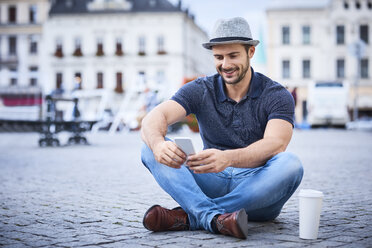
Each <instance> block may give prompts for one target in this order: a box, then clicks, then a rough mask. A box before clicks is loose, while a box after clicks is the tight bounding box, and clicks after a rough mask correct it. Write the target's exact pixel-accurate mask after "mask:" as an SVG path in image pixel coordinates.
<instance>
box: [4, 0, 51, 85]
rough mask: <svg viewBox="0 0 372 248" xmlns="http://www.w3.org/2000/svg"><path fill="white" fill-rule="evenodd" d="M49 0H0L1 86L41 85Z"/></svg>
mask: <svg viewBox="0 0 372 248" xmlns="http://www.w3.org/2000/svg"><path fill="white" fill-rule="evenodd" d="M48 9H49V2H48V0H28V1H25V0H0V87H7V86H38V85H39V86H40V83H41V82H40V80H41V74H42V72H41V70H42V61H41V57H42V56H41V53H42V47H43V46H42V44H41V42H42V39H43V34H42V24H43V22H44V21H45V20H46V19H47V15H48Z"/></svg>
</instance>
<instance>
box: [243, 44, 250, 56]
mask: <svg viewBox="0 0 372 248" xmlns="http://www.w3.org/2000/svg"><path fill="white" fill-rule="evenodd" d="M243 46H244V48H245V51H246V52H247V54H248V51H249V48H250V47H251V46H252V45H248V44H244V45H243Z"/></svg>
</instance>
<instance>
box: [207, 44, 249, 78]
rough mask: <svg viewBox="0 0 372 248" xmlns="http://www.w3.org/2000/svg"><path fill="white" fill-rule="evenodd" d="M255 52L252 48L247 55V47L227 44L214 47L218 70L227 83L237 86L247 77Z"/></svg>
mask: <svg viewBox="0 0 372 248" xmlns="http://www.w3.org/2000/svg"><path fill="white" fill-rule="evenodd" d="M254 50H255V48H254V46H251V47H250V48H249V50H248V54H247V51H246V49H245V47H244V46H243V45H241V44H225V45H216V46H213V47H212V51H213V56H214V63H215V66H216V70H217V72H218V73H219V74H220V75H221V76H222V78H223V79H224V81H225V83H227V84H237V83H239V82H240V81H241V80H242V79H243V78H244V77H245V76H246V74H247V72H248V70H249V68H250V59H251V58H252V57H253V54H254Z"/></svg>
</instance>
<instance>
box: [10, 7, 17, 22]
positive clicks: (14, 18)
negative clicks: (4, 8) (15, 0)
mask: <svg viewBox="0 0 372 248" xmlns="http://www.w3.org/2000/svg"><path fill="white" fill-rule="evenodd" d="M8 22H9V23H16V22H17V8H16V7H15V6H9V8H8Z"/></svg>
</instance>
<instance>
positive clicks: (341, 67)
mask: <svg viewBox="0 0 372 248" xmlns="http://www.w3.org/2000/svg"><path fill="white" fill-rule="evenodd" d="M336 76H337V78H345V60H344V59H338V60H337V61H336Z"/></svg>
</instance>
